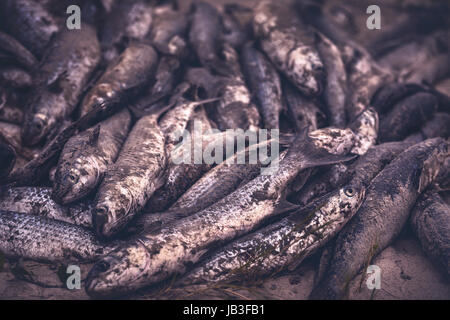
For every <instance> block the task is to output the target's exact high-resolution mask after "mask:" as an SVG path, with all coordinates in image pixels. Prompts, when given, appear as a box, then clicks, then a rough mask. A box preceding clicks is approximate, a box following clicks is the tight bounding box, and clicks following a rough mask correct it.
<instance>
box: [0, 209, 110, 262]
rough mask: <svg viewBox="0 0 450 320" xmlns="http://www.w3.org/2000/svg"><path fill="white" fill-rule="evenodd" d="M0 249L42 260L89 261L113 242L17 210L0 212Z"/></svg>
mask: <svg viewBox="0 0 450 320" xmlns="http://www.w3.org/2000/svg"><path fill="white" fill-rule="evenodd" d="M0 231H1V232H0V250H1V251H2V252H3V253H4V254H5V255H6V256H9V257H23V258H26V259H32V260H38V261H43V262H63V263H67V262H90V261H95V260H97V259H98V258H99V257H101V256H103V255H105V254H107V253H108V252H110V251H111V250H112V249H113V248H114V245H113V244H108V245H105V244H102V243H100V242H99V241H98V240H97V238H96V237H95V235H94V233H93V232H91V231H90V230H89V229H86V228H84V227H80V226H75V225H72V224H69V223H67V222H63V221H58V220H53V219H49V218H45V217H42V216H34V215H29V214H24V213H18V212H9V211H3V210H2V211H0Z"/></svg>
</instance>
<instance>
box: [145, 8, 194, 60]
mask: <svg viewBox="0 0 450 320" xmlns="http://www.w3.org/2000/svg"><path fill="white" fill-rule="evenodd" d="M188 23H189V21H188V17H187V15H186V14H184V13H183V12H180V11H178V10H174V9H173V8H171V7H170V6H160V7H155V9H154V22H153V28H152V30H151V32H150V35H149V37H148V39H149V41H150V43H151V44H152V45H153V46H154V47H155V48H156V50H158V51H159V52H161V53H163V54H166V55H171V56H174V57H177V58H182V57H184V56H186V55H187V53H188V52H187V51H188V44H187V40H186V38H187V29H188Z"/></svg>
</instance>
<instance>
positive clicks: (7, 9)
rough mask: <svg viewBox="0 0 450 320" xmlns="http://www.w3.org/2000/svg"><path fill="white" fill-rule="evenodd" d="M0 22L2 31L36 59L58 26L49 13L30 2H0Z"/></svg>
mask: <svg viewBox="0 0 450 320" xmlns="http://www.w3.org/2000/svg"><path fill="white" fill-rule="evenodd" d="M0 21H1V25H2V26H3V28H4V30H5V31H6V32H7V33H9V34H10V35H12V36H13V37H15V38H16V39H17V40H18V41H20V43H22V44H23V45H24V46H25V47H27V48H28V49H29V50H30V51H31V52H32V53H33V54H34V55H35V56H36V57H37V58H41V57H42V56H43V54H44V51H45V48H46V47H47V44H48V43H49V42H50V39H51V38H52V36H53V35H54V34H56V33H57V32H58V31H59V29H60V26H59V25H58V24H57V22H56V21H55V19H54V18H53V17H52V16H51V15H50V13H49V12H48V11H47V10H46V9H45V8H44V7H43V6H42V5H41V4H40V3H39V2H38V1H32V0H4V1H0Z"/></svg>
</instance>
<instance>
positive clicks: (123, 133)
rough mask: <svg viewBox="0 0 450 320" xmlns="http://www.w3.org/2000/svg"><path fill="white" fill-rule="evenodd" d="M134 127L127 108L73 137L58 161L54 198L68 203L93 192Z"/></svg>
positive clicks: (62, 202)
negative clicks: (131, 126) (131, 127)
mask: <svg viewBox="0 0 450 320" xmlns="http://www.w3.org/2000/svg"><path fill="white" fill-rule="evenodd" d="M130 125H131V115H130V113H129V111H128V110H127V109H124V110H123V111H121V112H119V113H116V114H115V115H113V116H112V117H110V118H108V119H106V120H104V121H102V122H100V123H99V124H98V125H96V126H95V127H94V128H90V129H88V130H86V131H83V132H81V133H79V134H78V135H76V136H74V137H72V138H70V140H69V141H67V143H66V145H65V146H64V149H63V151H62V152H61V156H60V158H59V161H58V165H57V169H56V172H55V182H54V184H53V195H52V197H53V199H55V200H56V201H57V202H59V203H61V204H69V203H72V202H74V201H77V200H80V199H82V198H84V197H85V196H86V195H88V194H90V193H92V191H94V190H95V188H96V187H97V186H98V185H99V183H100V182H101V181H102V179H103V176H104V174H105V172H106V171H107V169H108V166H109V165H111V164H113V163H114V161H115V160H116V159H117V156H118V154H119V151H120V148H121V147H122V144H123V143H124V141H125V139H126V137H127V135H128V131H129V129H130Z"/></svg>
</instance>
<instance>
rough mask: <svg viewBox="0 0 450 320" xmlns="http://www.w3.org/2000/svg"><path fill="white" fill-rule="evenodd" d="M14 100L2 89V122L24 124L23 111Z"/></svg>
mask: <svg viewBox="0 0 450 320" xmlns="http://www.w3.org/2000/svg"><path fill="white" fill-rule="evenodd" d="M14 100H15V99H14V98H13V97H11V95H8V94H7V93H6V91H4V90H1V89H0V121H6V122H9V123H13V124H22V120H23V111H22V109H20V108H19V107H18V106H17V105H16V103H17V102H16V101H14ZM19 137H20V133H19Z"/></svg>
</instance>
